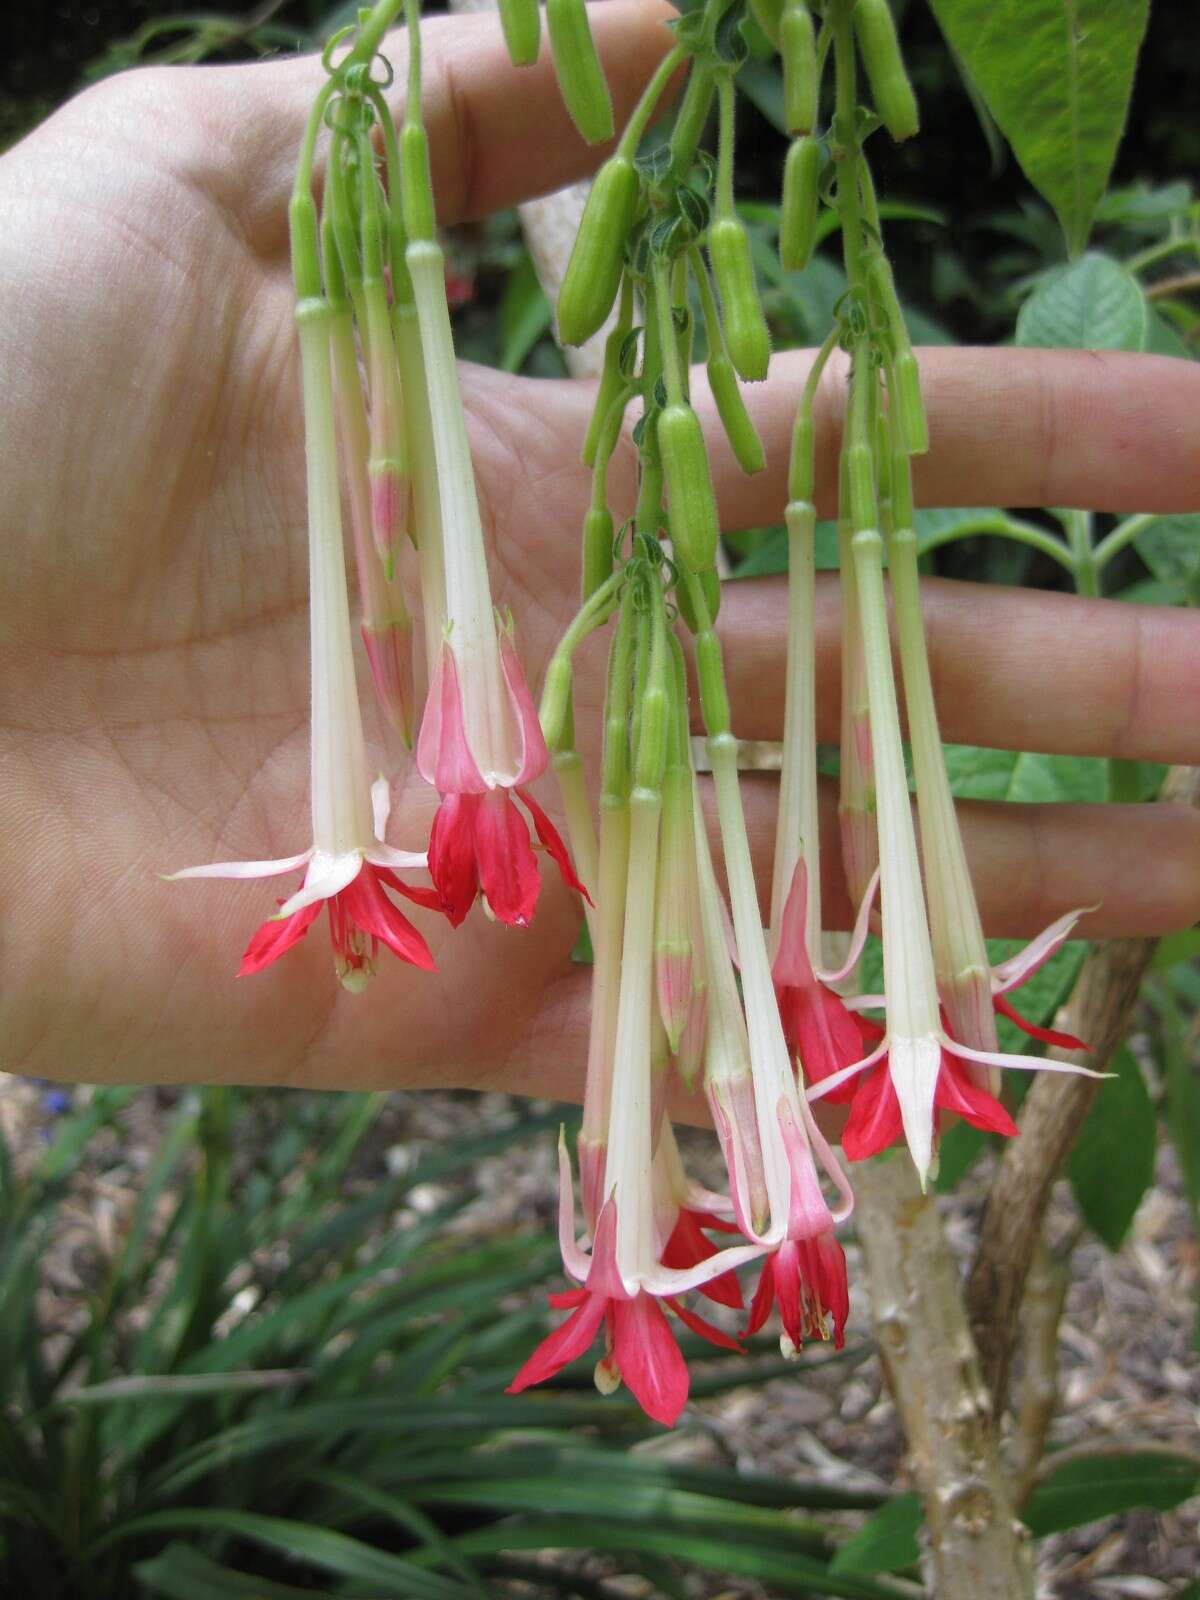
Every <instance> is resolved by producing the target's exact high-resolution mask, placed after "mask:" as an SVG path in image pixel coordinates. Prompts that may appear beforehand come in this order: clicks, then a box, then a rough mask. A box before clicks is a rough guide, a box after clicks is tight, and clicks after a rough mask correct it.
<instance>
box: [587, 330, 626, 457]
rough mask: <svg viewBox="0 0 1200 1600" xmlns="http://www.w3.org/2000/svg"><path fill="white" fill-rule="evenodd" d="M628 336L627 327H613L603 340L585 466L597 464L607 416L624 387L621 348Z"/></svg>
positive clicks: (589, 425) (588, 432) (589, 424)
mask: <svg viewBox="0 0 1200 1600" xmlns="http://www.w3.org/2000/svg"><path fill="white" fill-rule="evenodd" d="M628 337H629V329H628V328H614V329H613V331H612V332H611V333H610V334H609V336H608V338H607V339H606V340H605V341H604V366H603V368H602V370H601V373H600V387H599V388H598V389H597V390H596V403H595V405H593V407H592V415H591V420H590V421H589V423H588V431H587V436H586V437H585V439H584V441H583V453H582V460H583V464H584V466H585V467H594V466H595V465H596V452H597V451H598V449H599V447H600V436H601V434H602V433H603V432H604V424H605V420H606V419H607V417H608V413H609V411H610V410H611V409H612V404H613V401H614V400H616V398H617V396H618V395H619V394H620V393H621V390H622V389H623V388H624V387H625V379H624V377H623V376H622V374H621V350H622V347H623V346H624V344H625V341H626V339H627V338H628Z"/></svg>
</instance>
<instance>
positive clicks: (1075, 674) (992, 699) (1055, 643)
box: [718, 575, 1200, 766]
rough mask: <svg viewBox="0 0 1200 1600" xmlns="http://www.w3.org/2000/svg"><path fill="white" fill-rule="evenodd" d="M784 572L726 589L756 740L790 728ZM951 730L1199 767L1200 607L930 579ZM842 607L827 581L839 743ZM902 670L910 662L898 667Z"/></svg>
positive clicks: (830, 683) (737, 701)
mask: <svg viewBox="0 0 1200 1600" xmlns="http://www.w3.org/2000/svg"><path fill="white" fill-rule="evenodd" d="M785 589H786V581H785V580H784V579H781V578H780V579H776V578H764V579H753V580H748V581H743V582H733V583H728V584H726V585H725V589H724V592H723V599H722V605H721V614H720V618H719V621H718V628H719V630H720V631H721V633H722V635H723V638H724V644H725V666H726V672H727V673H728V677H729V684H730V693H731V698H732V701H733V708H734V725H735V727H736V729H737V732H738V733H739V734H740V735H741V736H742V737H743V738H747V739H778V738H780V737H781V736H782V731H783V697H784V661H785V655H786V650H787V629H786V599H785ZM921 592H922V596H923V601H924V614H925V630H926V636H927V640H928V645H929V658H930V671H931V673H932V676H933V685H934V693H935V696H936V699H937V708H938V720H939V723H940V725H941V731H942V736H943V737H944V738H945V739H948V740H950V741H951V742H953V743H962V744H981V745H987V746H990V747H993V748H997V749H1002V750H1039V751H1046V752H1048V753H1051V754H1055V755H1077V756H1110V757H1119V758H1123V759H1127V760H1134V761H1166V762H1172V763H1176V764H1178V765H1182V766H1192V765H1196V764H1198V763H1200V721H1198V720H1197V718H1196V717H1195V716H1194V715H1192V714H1191V709H1190V702H1191V701H1192V700H1193V699H1194V695H1193V694H1192V692H1191V691H1190V690H1186V689H1184V688H1183V687H1182V686H1183V685H1187V684H1195V683H1197V682H1200V618H1198V617H1197V616H1196V614H1195V612H1194V611H1189V610H1182V609H1178V610H1176V609H1172V608H1170V607H1166V606H1139V605H1133V604H1129V603H1127V602H1124V601H1121V602H1116V601H1111V600H1082V599H1079V598H1077V597H1076V596H1074V595H1063V594H1052V593H1047V592H1045V591H1043V590H1036V589H1002V588H998V587H991V586H988V585H984V584H974V583H956V582H951V581H948V580H946V579H937V578H930V579H924V580H922V584H921ZM840 628H841V607H840V591H839V585H838V582H837V579H836V578H835V577H834V576H832V575H829V576H828V577H822V579H821V580H820V581H819V583H818V587H817V683H818V698H817V719H818V721H817V736H818V738H820V739H821V740H823V741H825V742H826V743H836V742H837V739H838V717H839V701H840V696H841V644H840ZM897 671H899V667H898V666H897Z"/></svg>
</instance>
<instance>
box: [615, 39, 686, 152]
mask: <svg viewBox="0 0 1200 1600" xmlns="http://www.w3.org/2000/svg"><path fill="white" fill-rule="evenodd" d="M686 54H687V51H686V50H684V49H683V47H682V46H681V45H676V46H675V48H674V50H672V51H671V52H670V54H669V55H667V56H665V57H664V58H663V60H662V61H661V62H660V63H659V66H658V71H657V72H656V73H655V74H654V76H653V77H652V78H651V79H650V82H649V83H648V84H647V85H646V87H645V89H644V90H643V91H642V98H641V99H640V100H639V101H638V103H637V105H636V106H634V108H633V115H632V116H631V117H630V119H629V121H628V122H627V123H626V124H625V131H624V132H623V133H622V135H621V140H620V143H619V144H618V145H617V148H616V151H615V152H614V153H615V154H616V155H618V156H623V157H624V158H625V159H626V160H627V161H632V160H633V158H634V156H635V155H636V154H637V147H638V145H639V143H640V142H641V138H642V135H643V134H644V133H645V131H646V128H647V126H648V125H649V122H650V118H651V117H652V116H653V115H654V109H655V107H656V106H657V105H658V102H659V101H660V100H661V99H662V94H663V90H664V89H665V88H666V87H667V84H668V83H670V81H671V77H672V75H673V74H674V72H675V70H676V68H677V67H678V66H679V65H680V63H681V62H682V61H683V59H684V57H685V56H686Z"/></svg>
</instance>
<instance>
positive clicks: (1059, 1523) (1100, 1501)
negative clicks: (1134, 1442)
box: [1022, 1450, 1200, 1539]
mask: <svg viewBox="0 0 1200 1600" xmlns="http://www.w3.org/2000/svg"><path fill="white" fill-rule="evenodd" d="M1053 1462H1054V1458H1053V1456H1051V1457H1050V1459H1049V1465H1050V1467H1051V1471H1050V1474H1049V1476H1048V1477H1047V1478H1046V1479H1045V1480H1044V1481H1043V1482H1042V1483H1040V1484H1039V1485H1038V1487H1037V1488H1036V1489H1035V1490H1034V1491H1033V1493H1032V1495H1030V1497H1029V1502H1028V1504H1027V1505H1026V1507H1025V1510H1024V1511H1023V1512H1022V1517H1023V1519H1024V1521H1025V1522H1026V1523H1027V1524H1028V1526H1029V1527H1030V1529H1031V1530H1032V1532H1033V1534H1034V1537H1035V1538H1038V1539H1041V1538H1044V1537H1045V1535H1046V1534H1048V1533H1060V1532H1061V1531H1062V1530H1063V1529H1064V1528H1079V1527H1082V1526H1083V1525H1084V1524H1085V1523H1088V1522H1096V1521H1097V1520H1098V1519H1099V1518H1100V1517H1110V1516H1114V1515H1116V1514H1117V1513H1118V1512H1121V1511H1132V1510H1133V1509H1134V1508H1135V1507H1137V1506H1149V1507H1151V1508H1153V1509H1154V1510H1155V1511H1170V1510H1172V1509H1173V1508H1174V1507H1175V1506H1177V1505H1181V1504H1182V1503H1183V1501H1185V1500H1190V1499H1191V1497H1192V1496H1193V1495H1194V1494H1196V1493H1198V1492H1200V1466H1198V1465H1197V1462H1196V1461H1195V1460H1194V1459H1192V1458H1189V1457H1187V1456H1180V1455H1174V1454H1172V1453H1171V1452H1170V1451H1168V1450H1132V1451H1130V1452H1129V1453H1128V1454H1127V1455H1097V1456H1091V1457H1086V1458H1080V1459H1077V1460H1075V1461H1068V1462H1067V1463H1066V1464H1065V1465H1064V1466H1061V1467H1060V1468H1059V1469H1058V1470H1057V1471H1054V1470H1053Z"/></svg>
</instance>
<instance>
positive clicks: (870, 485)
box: [846, 444, 879, 532]
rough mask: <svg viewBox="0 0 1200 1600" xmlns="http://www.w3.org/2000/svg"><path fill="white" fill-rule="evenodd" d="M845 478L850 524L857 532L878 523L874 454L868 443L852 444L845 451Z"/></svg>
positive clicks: (875, 525)
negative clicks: (848, 499)
mask: <svg viewBox="0 0 1200 1600" xmlns="http://www.w3.org/2000/svg"><path fill="white" fill-rule="evenodd" d="M846 479H847V486H848V488H849V491H850V525H851V527H852V528H854V530H855V531H856V532H857V531H858V530H860V529H862V528H874V527H877V526H878V523H879V507H878V504H877V503H876V499H875V454H874V451H873V450H872V449H871V446H870V445H869V444H852V445H851V446H850V448H849V450H847V452H846Z"/></svg>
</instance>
